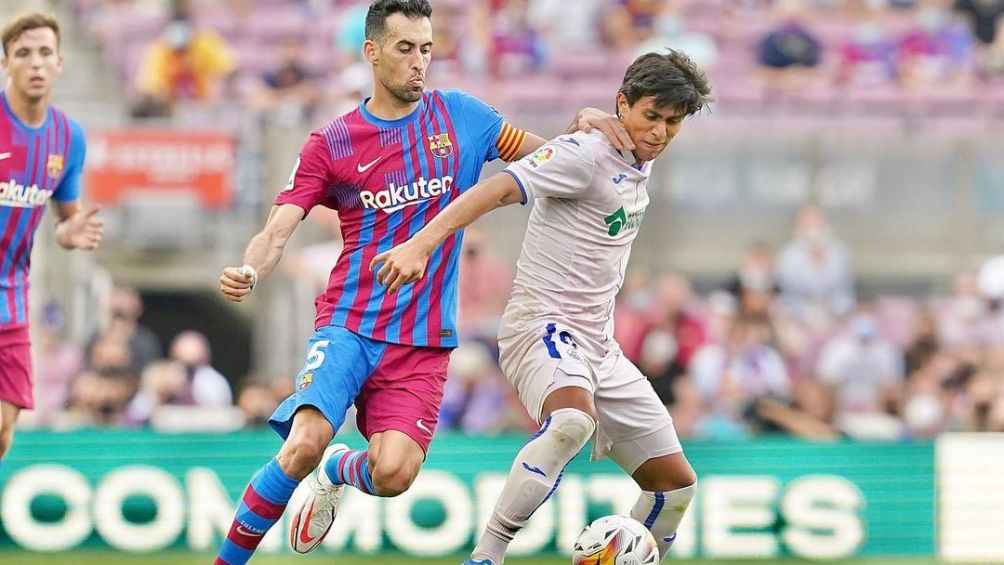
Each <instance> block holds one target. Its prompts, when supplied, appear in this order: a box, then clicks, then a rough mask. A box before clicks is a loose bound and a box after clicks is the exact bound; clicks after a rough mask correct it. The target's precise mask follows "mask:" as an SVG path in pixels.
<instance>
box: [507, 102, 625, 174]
mask: <svg viewBox="0 0 1004 565" xmlns="http://www.w3.org/2000/svg"><path fill="white" fill-rule="evenodd" d="M507 127H508V126H507ZM594 129H598V130H600V131H601V132H603V135H605V136H607V139H608V140H610V144H611V145H613V146H614V147H615V148H617V149H618V150H625V151H631V150H633V149H634V142H633V141H631V136H630V135H628V132H627V130H626V129H624V124H622V123H621V121H620V119H619V118H618V117H617V116H615V115H613V114H608V113H606V112H604V111H603V110H597V109H596V108H583V109H582V110H579V113H578V114H576V115H575V120H573V121H572V124H571V125H570V126H568V131H566V132H565V133H568V134H572V133H575V132H577V131H583V132H586V133H589V132H591V131H593V130H594ZM517 131H520V132H521V133H523V134H524V138H523V141H522V142H521V143H520V146H519V149H517V150H516V152H515V153H511V154H507V155H506V156H505V157H503V158H504V159H506V160H507V161H518V160H519V159H522V158H523V157H526V156H527V155H529V154H531V153H533V152H534V151H536V150H538V149H540V148H541V146H543V145H544V144H545V143H547V140H546V139H544V138H542V137H540V136H538V135H534V134H532V133H530V132H522V130H517ZM503 136H505V133H504V132H503Z"/></svg>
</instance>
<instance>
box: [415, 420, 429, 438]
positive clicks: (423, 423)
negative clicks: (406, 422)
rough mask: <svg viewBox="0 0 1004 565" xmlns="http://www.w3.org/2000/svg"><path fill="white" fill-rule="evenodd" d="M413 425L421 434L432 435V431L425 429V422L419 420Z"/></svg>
mask: <svg viewBox="0 0 1004 565" xmlns="http://www.w3.org/2000/svg"><path fill="white" fill-rule="evenodd" d="M415 425H416V426H418V429H420V430H422V431H423V432H425V433H427V434H429V435H430V436H431V435H432V430H430V429H429V428H428V427H426V425H425V422H423V421H422V418H419V419H418V421H417V422H415Z"/></svg>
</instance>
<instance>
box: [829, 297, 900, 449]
mask: <svg viewBox="0 0 1004 565" xmlns="http://www.w3.org/2000/svg"><path fill="white" fill-rule="evenodd" d="M816 374H817V375H818V377H819V379H820V380H821V381H822V382H824V383H826V384H827V385H829V387H830V388H831V390H832V392H833V395H834V398H835V408H836V423H837V426H838V427H839V428H840V429H841V430H843V431H845V432H846V433H848V434H850V435H852V436H854V437H861V438H866V437H870V438H876V439H877V438H885V439H892V438H895V437H897V436H898V434H899V433H900V430H899V423H898V421H897V420H896V419H895V418H893V417H892V416H890V413H892V412H894V411H895V409H896V406H897V403H898V401H899V396H900V394H901V391H902V386H903V379H904V375H903V352H902V351H901V350H900V349H899V348H897V347H896V346H895V345H893V344H892V343H891V342H889V341H888V340H886V339H885V338H884V337H883V336H881V335H879V328H878V323H877V322H876V320H875V317H874V316H873V315H872V313H871V311H870V310H869V309H868V308H867V307H866V306H863V307H861V308H859V309H858V312H857V313H856V314H855V315H854V316H853V317H852V318H851V321H850V323H849V324H848V327H847V328H846V329H845V331H844V332H842V333H840V334H838V335H837V336H836V337H834V338H833V339H831V340H830V341H829V342H828V343H827V344H826V346H825V347H824V348H823V351H822V354H821V355H820V358H819V363H818V364H817V366H816Z"/></svg>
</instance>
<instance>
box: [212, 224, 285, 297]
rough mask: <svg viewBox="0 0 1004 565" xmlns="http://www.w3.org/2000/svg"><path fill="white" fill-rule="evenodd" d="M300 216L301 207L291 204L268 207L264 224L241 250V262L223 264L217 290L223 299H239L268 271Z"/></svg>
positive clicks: (245, 295)
mask: <svg viewBox="0 0 1004 565" xmlns="http://www.w3.org/2000/svg"><path fill="white" fill-rule="evenodd" d="M302 219H303V208H300V207H299V206H297V205H295V204H282V205H280V206H273V207H272V211H271V212H269V215H268V220H267V221H266V222H265V227H264V228H262V230H261V231H260V232H258V234H257V235H255V236H254V237H252V238H251V241H250V242H249V243H248V247H247V249H246V250H245V251H244V265H243V266H241V267H227V268H226V269H223V274H222V275H220V292H222V293H223V296H224V297H225V298H226V299H227V300H231V301H233V302H243V301H244V300H245V299H246V298H247V297H248V295H250V294H251V291H252V290H254V287H255V285H256V284H258V281H259V280H260V279H263V278H265V277H266V276H268V274H269V273H271V272H272V269H274V268H275V266H276V264H278V263H279V259H280V258H281V257H282V251H283V249H285V247H286V243H287V242H288V241H289V238H290V236H292V235H293V232H294V231H296V226H298V225H300V220H302Z"/></svg>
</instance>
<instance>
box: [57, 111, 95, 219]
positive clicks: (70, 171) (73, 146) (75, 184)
mask: <svg viewBox="0 0 1004 565" xmlns="http://www.w3.org/2000/svg"><path fill="white" fill-rule="evenodd" d="M86 155H87V141H86V140H85V139H84V128H82V127H81V126H80V124H79V123H77V122H76V121H75V120H70V151H69V152H68V153H67V155H66V173H65V174H64V175H63V179H62V180H61V181H59V186H57V187H56V191H55V192H54V193H53V194H52V199H53V200H55V201H56V202H73V201H75V200H80V192H81V190H80V184H81V177H82V176H83V173H84V158H85V157H86Z"/></svg>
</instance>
